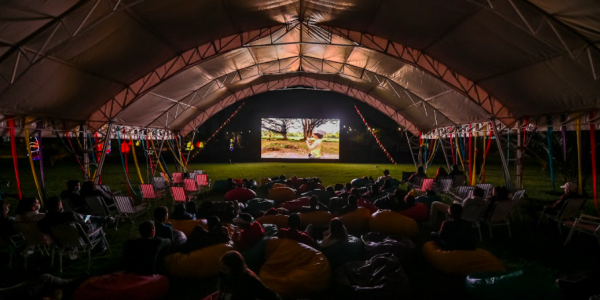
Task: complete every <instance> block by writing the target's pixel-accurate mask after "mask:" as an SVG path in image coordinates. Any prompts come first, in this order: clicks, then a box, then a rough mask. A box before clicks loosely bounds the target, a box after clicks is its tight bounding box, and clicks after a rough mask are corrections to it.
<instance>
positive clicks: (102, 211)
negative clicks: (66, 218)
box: [83, 196, 111, 217]
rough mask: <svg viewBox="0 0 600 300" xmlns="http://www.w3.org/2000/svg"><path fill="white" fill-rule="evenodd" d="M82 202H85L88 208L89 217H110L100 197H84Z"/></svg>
mask: <svg viewBox="0 0 600 300" xmlns="http://www.w3.org/2000/svg"><path fill="white" fill-rule="evenodd" d="M83 200H84V201H85V204H86V205H87V207H88V210H89V212H90V215H93V216H103V217H108V216H110V215H111V212H110V210H109V209H108V207H107V206H106V203H104V200H102V198H101V197H98V196H88V197H84V198H83Z"/></svg>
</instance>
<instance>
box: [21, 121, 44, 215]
mask: <svg viewBox="0 0 600 300" xmlns="http://www.w3.org/2000/svg"><path fill="white" fill-rule="evenodd" d="M23 133H24V134H25V147H27V157H28V158H29V165H30V166H31V174H32V175H33V182H35V187H36V188H37V191H38V195H39V200H40V202H41V203H42V204H44V193H43V192H42V186H41V185H40V181H39V180H38V177H37V173H36V172H35V165H34V164H33V157H32V156H31V147H29V130H28V129H27V127H25V128H23Z"/></svg>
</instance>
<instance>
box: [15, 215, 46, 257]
mask: <svg viewBox="0 0 600 300" xmlns="http://www.w3.org/2000/svg"><path fill="white" fill-rule="evenodd" d="M14 226H15V229H16V230H17V232H18V233H19V234H21V236H22V237H23V239H24V240H25V245H26V248H25V250H24V251H25V252H24V254H25V268H27V258H28V257H29V254H33V253H35V252H40V253H41V254H42V255H44V256H46V255H51V258H52V261H51V263H50V266H53V265H54V247H53V241H52V238H51V237H50V236H48V235H46V234H44V233H43V232H41V231H40V229H39V228H38V226H37V221H19V222H15V223H14ZM50 250H52V253H50ZM30 252H31V253H30Z"/></svg>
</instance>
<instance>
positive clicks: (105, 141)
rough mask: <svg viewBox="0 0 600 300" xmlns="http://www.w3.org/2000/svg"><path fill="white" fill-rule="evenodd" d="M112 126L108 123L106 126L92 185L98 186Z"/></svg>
mask: <svg viewBox="0 0 600 300" xmlns="http://www.w3.org/2000/svg"><path fill="white" fill-rule="evenodd" d="M112 126H113V123H112V122H108V125H107V126H106V133H105V135H104V144H102V153H100V161H99V162H98V170H97V171H96V177H94V184H98V183H99V182H100V176H102V167H103V166H104V161H105V160H106V150H108V144H109V143H110V132H111V130H112ZM119 147H121V145H119Z"/></svg>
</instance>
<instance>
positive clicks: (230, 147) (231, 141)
mask: <svg viewBox="0 0 600 300" xmlns="http://www.w3.org/2000/svg"><path fill="white" fill-rule="evenodd" d="M229 151H233V139H229Z"/></svg>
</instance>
